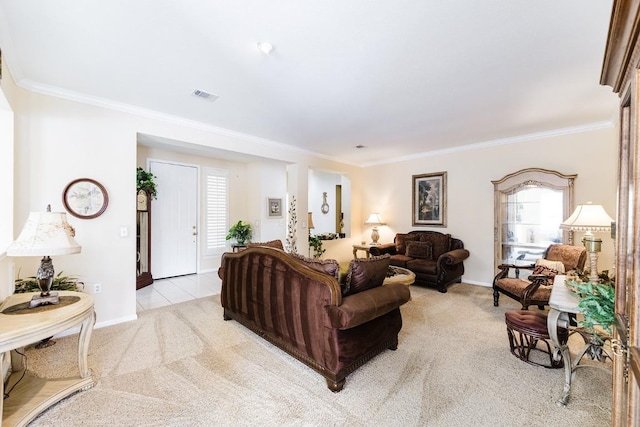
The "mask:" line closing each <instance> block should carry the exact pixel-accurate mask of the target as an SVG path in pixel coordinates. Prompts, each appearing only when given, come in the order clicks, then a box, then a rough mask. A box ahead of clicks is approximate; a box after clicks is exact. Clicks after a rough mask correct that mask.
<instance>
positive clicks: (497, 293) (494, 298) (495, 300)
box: [493, 289, 500, 307]
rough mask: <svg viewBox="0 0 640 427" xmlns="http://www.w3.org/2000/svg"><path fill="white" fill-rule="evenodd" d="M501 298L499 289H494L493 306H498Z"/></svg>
mask: <svg viewBox="0 0 640 427" xmlns="http://www.w3.org/2000/svg"><path fill="white" fill-rule="evenodd" d="M499 298H500V292H498V290H497V289H494V290H493V306H494V307H497V306H498V299H499Z"/></svg>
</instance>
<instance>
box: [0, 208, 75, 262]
mask: <svg viewBox="0 0 640 427" xmlns="http://www.w3.org/2000/svg"><path fill="white" fill-rule="evenodd" d="M75 234H76V233H75V230H74V229H73V227H72V226H71V225H70V224H69V223H68V222H67V215H66V213H64V212H31V213H30V214H29V218H28V219H27V222H26V223H25V225H24V227H23V228H22V232H21V233H20V235H19V236H18V238H17V239H16V240H15V241H14V242H13V243H12V244H11V246H9V248H8V249H7V255H9V256H45V255H69V254H77V253H80V251H81V249H82V247H81V246H80V245H79V244H78V242H76V241H75V239H74V236H75Z"/></svg>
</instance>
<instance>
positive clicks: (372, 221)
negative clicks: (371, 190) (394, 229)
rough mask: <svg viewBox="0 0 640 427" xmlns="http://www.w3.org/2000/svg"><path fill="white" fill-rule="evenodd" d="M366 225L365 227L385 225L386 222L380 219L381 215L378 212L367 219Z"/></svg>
mask: <svg viewBox="0 0 640 427" xmlns="http://www.w3.org/2000/svg"><path fill="white" fill-rule="evenodd" d="M364 223H365V225H385V223H384V221H382V218H380V214H379V213H377V212H374V213H372V214H371V215H369V218H367V220H366V221H365V222H364Z"/></svg>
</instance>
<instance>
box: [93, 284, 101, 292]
mask: <svg viewBox="0 0 640 427" xmlns="http://www.w3.org/2000/svg"><path fill="white" fill-rule="evenodd" d="M100 292H102V284H100V283H95V284H94V285H93V293H94V294H99V293H100Z"/></svg>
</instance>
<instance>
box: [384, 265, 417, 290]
mask: <svg viewBox="0 0 640 427" xmlns="http://www.w3.org/2000/svg"><path fill="white" fill-rule="evenodd" d="M390 274H391V275H390ZM415 281H416V274H415V273H414V272H413V271H411V270H407V269H406V268H402V267H396V266H395V265H390V266H389V272H388V273H387V278H386V279H384V282H382V284H383V285H388V284H390V283H402V284H403V285H407V286H409V285H411V284H413V282H415Z"/></svg>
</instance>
